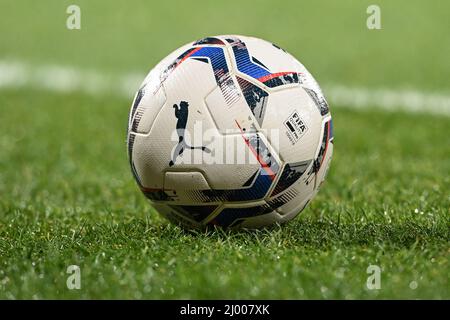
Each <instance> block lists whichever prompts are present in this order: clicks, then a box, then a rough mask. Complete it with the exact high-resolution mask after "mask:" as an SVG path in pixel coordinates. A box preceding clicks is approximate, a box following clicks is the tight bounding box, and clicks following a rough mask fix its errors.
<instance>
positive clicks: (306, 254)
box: [0, 0, 450, 299]
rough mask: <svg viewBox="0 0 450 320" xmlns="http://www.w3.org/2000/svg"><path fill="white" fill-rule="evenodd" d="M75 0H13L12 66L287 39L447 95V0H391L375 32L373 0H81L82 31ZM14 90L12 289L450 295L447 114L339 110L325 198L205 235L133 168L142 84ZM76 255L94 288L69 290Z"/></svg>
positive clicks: (386, 79) (98, 66)
mask: <svg viewBox="0 0 450 320" xmlns="http://www.w3.org/2000/svg"><path fill="white" fill-rule="evenodd" d="M72 3H73V1H59V0H48V1H45V2H36V1H35V2H32V1H21V2H18V1H12V0H6V1H2V2H1V3H0V39H1V41H0V62H2V61H8V60H11V61H19V62H20V61H23V62H25V63H29V64H32V65H37V66H39V65H41V64H57V65H60V64H61V65H69V66H73V67H75V68H82V69H88V70H90V69H93V70H97V71H98V72H102V71H103V72H105V74H122V73H128V72H139V73H143V72H145V71H147V70H148V69H150V68H151V67H152V66H153V65H154V64H155V63H156V62H157V61H159V60H160V59H161V58H162V57H164V56H165V55H166V54H167V53H168V52H170V51H171V50H173V49H175V48H176V47H178V46H180V45H181V44H183V43H186V42H188V41H191V40H193V39H198V38H201V37H203V36H205V35H213V34H227V33H237V34H246V35H254V36H258V37H261V38H265V39H268V40H271V41H273V42H275V43H277V44H279V45H280V46H282V47H284V48H285V49H287V50H288V51H289V52H291V53H293V54H294V55H295V56H297V57H298V58H299V59H300V60H301V61H302V62H304V63H305V65H306V66H307V67H308V68H309V69H310V70H311V71H312V73H313V74H314V75H315V76H316V78H317V80H318V81H319V83H321V84H322V83H325V84H333V83H337V84H342V85H350V86H361V87H367V88H371V87H376V88H378V87H388V88H393V89H395V88H405V87H411V88H416V89H419V90H427V91H444V92H446V91H447V92H449V91H450V81H449V78H448V75H449V74H450V62H449V61H450V60H449V59H448V57H449V56H450V42H449V41H445V39H447V38H448V30H449V27H450V23H449V20H448V18H447V15H448V14H447V13H448V12H449V10H450V4H449V2H445V1H430V2H426V3H425V2H422V1H395V2H392V1H385V0H380V1H377V3H378V4H379V5H380V6H381V9H382V26H383V29H382V30H380V31H369V30H367V28H366V27H365V23H366V18H367V14H366V8H367V6H368V5H369V4H372V3H373V1H371V0H364V1H340V2H339V3H338V2H335V1H302V2H299V1H285V2H283V4H280V3H278V2H274V1H265V2H263V1H261V2H258V3H259V5H255V4H254V3H253V2H250V1H226V2H221V3H219V2H214V1H196V2H195V3H191V4H190V5H189V6H186V5H184V6H183V5H180V2H175V1H163V2H160V3H159V4H158V5H156V4H152V3H150V2H148V1H137V0H132V1H131V0H130V1H127V2H126V3H123V4H120V3H114V4H113V3H112V2H106V1H96V2H92V1H87V0H79V1H77V4H79V5H80V7H81V10H82V29H81V30H80V31H68V30H67V29H66V28H65V20H66V18H67V14H66V13H65V10H66V8H67V6H68V5H69V4H72ZM237 8H238V9H237ZM0 90H1V91H0V298H6V299H14V298H16V299H17V298H30V299H32V298H37V299H49V298H73V299H81V298H127V299H129V298H151V299H156V298H235V299H241V298H291V299H306V298H364V299H365V298H412V299H415V298H439V299H450V285H449V274H450V266H449V255H450V249H449V248H450V246H449V244H450V233H449V208H450V194H449V190H450V177H449V172H450V161H449V159H450V143H449V139H448V129H449V128H450V118H449V117H437V116H431V115H426V114H406V113H387V112H383V111H374V110H372V111H370V110H367V111H354V110H353V111H352V110H348V109H346V108H345V106H334V105H332V106H331V108H332V115H333V119H334V127H335V150H334V159H333V161H332V164H331V171H330V173H329V176H328V177H327V180H326V183H325V184H324V186H323V188H322V189H321V191H320V192H319V194H318V196H317V198H316V199H314V201H313V202H312V204H311V206H310V207H308V208H307V209H306V210H305V211H304V212H302V214H301V215H300V216H299V217H297V218H296V219H295V220H293V221H291V222H290V223H288V224H286V225H283V226H277V227H274V228H271V229H265V230H260V231H251V232H250V231H239V232H229V231H223V230H215V231H212V232H209V233H204V232H197V233H196V232H186V231H183V230H181V229H179V228H178V227H176V226H173V225H170V224H168V223H167V222H166V221H165V220H163V219H162V218H160V217H159V215H158V214H157V213H156V212H155V211H154V210H152V208H151V207H150V206H149V204H148V203H147V202H146V200H145V199H144V196H143V195H142V194H141V193H140V191H139V190H138V188H137V186H136V185H135V182H134V181H133V178H132V175H131V173H130V170H129V165H128V161H127V156H126V147H125V130H126V122H127V113H128V110H129V105H130V103H131V99H132V97H131V96H130V98H129V99H123V98H118V97H115V96H108V95H107V94H103V95H99V96H94V95H83V94H80V93H71V94H55V93H52V92H44V91H35V90H33V89H32V88H28V87H26V88H22V89H21V90H12V89H8V90H6V89H4V88H0ZM73 264H75V265H78V266H80V268H81V282H82V289H81V290H68V289H67V287H66V279H67V277H68V276H69V275H68V274H67V273H66V269H67V267H68V266H69V265H73ZM369 265H379V266H380V267H381V268H382V274H381V289H380V290H368V289H367V288H366V280H367V277H368V276H369V275H368V274H367V273H366V269H367V267H368V266H369ZM411 283H413V284H417V288H415V289H412V288H411V287H410V284H411ZM411 286H412V287H413V288H414V286H413V285H411Z"/></svg>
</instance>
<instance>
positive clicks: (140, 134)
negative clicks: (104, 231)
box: [127, 35, 333, 228]
mask: <svg viewBox="0 0 450 320" xmlns="http://www.w3.org/2000/svg"><path fill="white" fill-rule="evenodd" d="M127 147H128V156H129V161H130V165H131V170H132V173H133V175H134V178H135V179H136V181H137V183H138V185H139V188H140V189H141V191H142V192H143V193H144V195H145V196H146V197H147V198H148V199H149V200H150V202H151V204H152V205H153V207H154V208H155V209H156V210H157V211H158V212H160V213H161V214H162V215H164V216H165V217H167V218H168V219H169V220H171V221H173V222H176V223H178V224H181V225H182V226H184V227H187V228H202V227H206V226H212V225H217V226H222V227H246V228H257V227H263V226H267V225H271V224H274V223H282V222H286V221H288V220H291V219H292V218H293V217H295V216H296V215H297V214H298V213H299V212H301V211H302V210H303V209H304V208H305V207H306V206H307V205H308V203H309V202H310V201H311V199H312V198H313V197H314V196H315V194H316V193H317V191H318V189H319V187H320V185H321V184H322V182H323V181H324V179H325V176H326V173H327V171H328V167H329V165H330V160H331V156H332V152H333V126H332V121H331V115H330V112H329V108H328V103H327V101H326V100H325V98H324V96H323V94H322V92H321V90H320V88H319V86H318V84H317V83H316V81H315V80H314V78H313V77H312V76H311V74H310V73H309V72H308V71H307V70H306V68H305V67H304V66H303V65H302V64H301V63H300V62H299V61H297V60H296V59H295V58H294V57H293V56H292V55H290V54H289V53H287V52H286V51H284V50H283V49H281V48H280V47H278V46H276V45H275V44H273V43H270V42H267V41H264V40H261V39H257V38H252V37H245V36H235V35H226V36H214V37H207V38H204V39H201V40H198V41H196V42H192V43H189V44H187V45H185V46H183V47H181V48H179V49H178V50H175V51H174V52H173V53H171V54H170V55H168V56H167V57H166V58H164V59H163V60H162V61H161V62H160V63H159V64H158V65H157V66H156V67H155V68H154V69H153V70H151V71H150V73H149V74H148V75H147V77H146V78H145V80H144V82H143V83H142V85H141V87H140V89H139V91H138V92H137V93H136V96H135V98H134V101H133V103H132V106H131V111H130V114H129V122H128V134H127Z"/></svg>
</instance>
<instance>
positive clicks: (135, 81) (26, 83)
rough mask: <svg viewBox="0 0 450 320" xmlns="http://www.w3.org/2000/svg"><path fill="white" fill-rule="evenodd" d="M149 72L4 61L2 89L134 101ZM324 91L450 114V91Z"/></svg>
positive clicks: (342, 101) (347, 100)
mask: <svg viewBox="0 0 450 320" xmlns="http://www.w3.org/2000/svg"><path fill="white" fill-rule="evenodd" d="M144 78H145V74H141V73H129V74H112V73H108V72H104V73H102V72H99V71H96V70H80V69H78V68H75V67H66V66H58V65H38V66H33V65H31V64H26V63H23V62H20V61H6V60H0V90H1V89H3V88H27V87H29V88H35V89H39V90H48V91H56V92H63V93H64V92H83V93H87V94H92V95H102V94H103V95H117V96H120V97H124V98H128V99H129V100H130V101H131V99H132V98H133V96H134V93H135V91H136V90H137V89H138V87H139V85H140V83H141V82H142V81H143V79H144ZM323 89H324V90H323V91H324V93H325V96H326V97H327V100H328V102H329V103H330V105H331V109H333V108H334V107H345V108H351V109H361V110H363V109H382V110H387V111H397V110H401V111H405V112H421V113H430V114H436V115H445V116H450V93H448V92H447V93H440V92H434V93H431V92H422V91H418V90H412V89H399V90H394V89H381V88H365V87H347V86H343V85H325V86H323Z"/></svg>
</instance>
